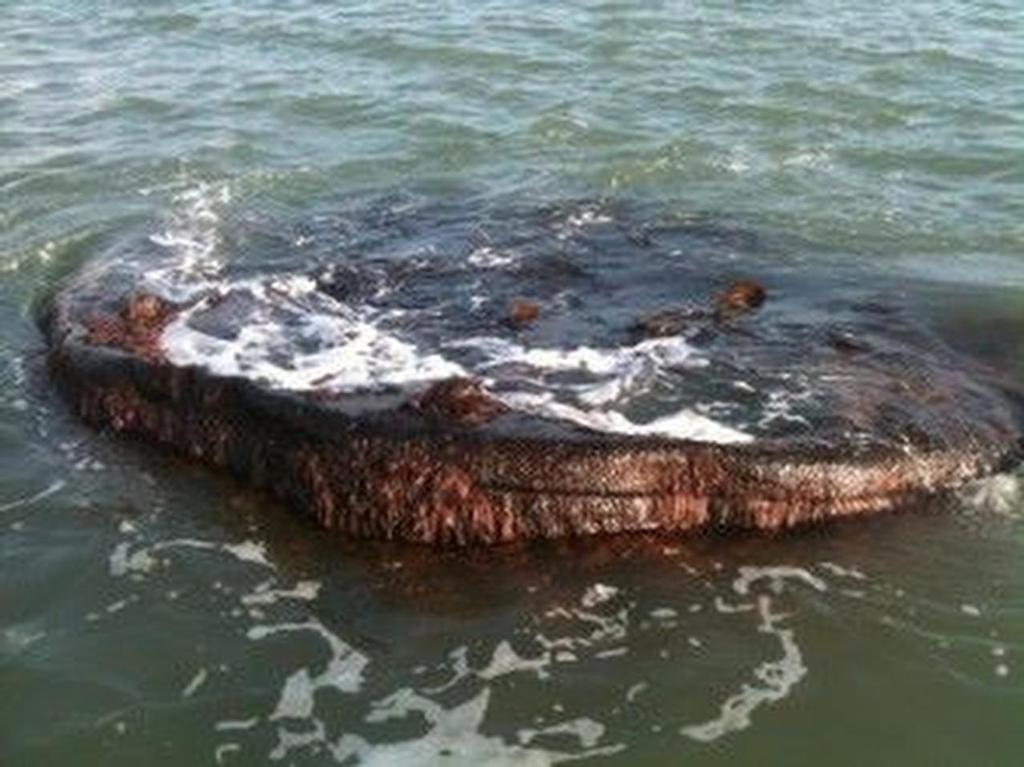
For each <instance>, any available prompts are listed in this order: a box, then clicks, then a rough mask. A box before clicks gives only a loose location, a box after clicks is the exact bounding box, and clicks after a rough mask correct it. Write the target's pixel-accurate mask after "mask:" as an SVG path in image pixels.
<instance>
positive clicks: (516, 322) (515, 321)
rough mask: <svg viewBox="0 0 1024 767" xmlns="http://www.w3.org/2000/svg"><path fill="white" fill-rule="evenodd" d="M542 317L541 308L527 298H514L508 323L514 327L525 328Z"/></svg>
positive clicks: (511, 302)
mask: <svg viewBox="0 0 1024 767" xmlns="http://www.w3.org/2000/svg"><path fill="white" fill-rule="evenodd" d="M538 317H540V306H538V305H537V304H535V303H534V302H533V301H530V300H528V299H526V298H514V299H512V301H510V302H509V306H508V322H509V324H510V325H512V327H515V328H524V327H526V326H527V325H531V324H533V323H534V322H536V321H537V318H538Z"/></svg>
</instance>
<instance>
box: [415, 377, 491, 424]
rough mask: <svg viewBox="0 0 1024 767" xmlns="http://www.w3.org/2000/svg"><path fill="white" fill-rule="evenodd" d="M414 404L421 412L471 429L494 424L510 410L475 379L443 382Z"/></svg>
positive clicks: (418, 398) (417, 398)
mask: <svg viewBox="0 0 1024 767" xmlns="http://www.w3.org/2000/svg"><path fill="white" fill-rule="evenodd" d="M410 404H411V405H412V407H413V408H415V409H416V410H418V411H420V412H421V413H426V414H429V415H432V416H436V417H438V418H440V419H443V420H447V421H450V422H452V423H460V424H465V425H469V426H479V425H480V424H484V423H487V422H488V421H493V420H494V419H495V418H497V417H498V416H499V415H501V414H502V413H504V412H506V411H507V409H508V408H506V407H505V406H504V405H503V404H502V403H501V402H499V401H498V400H496V399H495V398H494V397H492V396H491V395H490V394H488V393H487V391H486V390H485V389H484V387H483V384H481V383H480V382H479V381H477V380H476V379H473V378H449V379H447V380H445V381H439V382H438V383H436V384H433V385H432V386H431V387H430V388H428V389H427V390H426V391H424V392H422V393H421V394H419V395H418V396H416V397H414V398H413V399H412V401H411V402H410Z"/></svg>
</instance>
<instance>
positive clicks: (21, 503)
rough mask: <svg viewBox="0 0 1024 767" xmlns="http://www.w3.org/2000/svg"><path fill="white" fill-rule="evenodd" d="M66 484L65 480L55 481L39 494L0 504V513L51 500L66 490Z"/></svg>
mask: <svg viewBox="0 0 1024 767" xmlns="http://www.w3.org/2000/svg"><path fill="white" fill-rule="evenodd" d="M66 484H67V483H66V482H65V481H64V480H63V479H58V480H54V481H53V482H51V483H50V485H49V486H48V487H46V488H45V489H43V490H40V491H39V492H38V493H34V494H33V495H29V496H26V497H24V498H18V499H16V500H13V501H7V502H6V503H3V504H0V513H3V512H5V511H11V510H13V509H20V508H23V507H25V506H31V505H33V504H35V503H38V502H39V501H42V500H43V499H45V498H49V497H50V496H51V495H54V494H55V493H59V492H60V491H61V490H63V489H64V486H65V485H66Z"/></svg>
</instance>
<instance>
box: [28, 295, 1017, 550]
mask: <svg viewBox="0 0 1024 767" xmlns="http://www.w3.org/2000/svg"><path fill="white" fill-rule="evenodd" d="M761 298H762V297H757V301H758V302H759V301H760V300H761ZM748 303H749V302H748ZM174 313H175V307H173V306H172V305H169V304H167V303H162V302H161V301H160V299H155V298H149V297H138V296H134V297H133V296H132V295H131V294H130V293H121V294H118V293H117V291H116V290H113V289H112V288H111V286H109V285H107V286H102V287H97V286H96V285H95V284H89V283H88V282H87V281H79V283H76V284H73V285H71V286H70V287H69V288H67V289H65V290H64V291H63V292H62V293H60V294H58V296H57V297H56V298H55V299H54V301H53V303H52V306H51V309H50V311H49V315H48V317H47V320H46V323H45V326H46V332H47V334H48V337H49V341H50V345H51V358H50V359H51V370H52V373H53V377H54V379H55V381H56V382H57V383H58V384H59V386H60V387H61V389H62V390H63V391H64V393H65V394H66V395H67V397H68V400H69V402H70V403H71V406H72V407H73V409H74V410H75V411H76V412H77V413H78V414H80V415H81V417H82V418H84V419H85V420H86V421H88V422H89V423H91V424H94V425H95V426H97V427H101V428H107V429H110V430H111V431H114V432H117V433H120V434H126V435H131V436H136V437H140V438H144V439H147V440H150V441H154V442H157V443H159V444H162V445H164V446H167V447H169V448H171V449H173V450H175V451H177V452H178V453H180V454H182V455H184V456H187V457H189V458H191V459H194V460H197V461H201V462H204V463H206V464H209V465H212V466H215V467H220V468H223V469H227V470H229V471H231V472H232V473H233V474H235V475H236V476H238V477H240V478H242V479H244V480H246V481H248V482H250V483H252V484H254V485H256V486H258V487H261V488H265V489H266V490H268V491H269V492H271V493H273V494H274V495H276V496H278V497H280V498H282V499H284V500H286V501H287V502H289V503H290V504H292V505H293V506H294V507H296V508H297V509H299V510H300V511H302V512H304V513H306V514H309V515H311V516H312V517H314V518H315V519H316V520H317V521H318V522H319V523H320V524H321V525H322V526H323V527H324V528H327V529H330V530H333V531H338V532H340V533H343V534H346V535H351V536H361V537H373V538H383V539H403V540H409V541H416V542H422V543H432V544H470V543H498V542H503V541H512V540H521V539H530V538H550V537H559V536H575V535H589V534H596V533H615V532H624V531H644V530H659V531H683V530H693V529H700V528H709V527H714V528H721V529H761V530H779V529H784V528H790V527H793V526H796V525H800V524H804V523H809V522H816V521H822V520H828V519H834V518H840V517H848V516H853V515H858V514H869V513H877V512H883V511H889V510H895V509H900V508H905V507H910V506H913V505H915V504H917V503H921V502H925V501H928V502H931V501H934V500H936V499H940V498H941V497H942V496H943V494H944V493H946V492H947V491H948V490H950V489H952V488H955V487H957V486H959V485H961V484H962V483H964V482H966V481H968V480H970V479H972V478H975V477H978V476H982V475H985V474H988V473H992V472H995V471H999V470H1001V469H1002V468H1004V467H1006V466H1009V465H1011V464H1013V463H1015V462H1016V461H1017V459H1018V452H1019V437H1018V434H1017V431H1016V428H1015V426H1011V424H1014V425H1015V424H1016V421H1015V416H1014V415H1013V414H1012V413H1011V410H1012V407H1011V405H1010V404H1009V403H1004V402H1003V401H1002V400H1001V399H1000V398H999V397H998V396H997V395H995V394H993V395H992V396H991V397H990V398H989V399H987V400H986V402H989V403H990V404H993V406H995V405H999V406H1003V405H1005V407H1006V410H1007V412H1006V414H1005V415H1003V414H1000V415H999V417H992V418H989V419H987V420H986V421H985V422H984V423H979V424H977V425H975V424H974V423H972V421H971V419H970V417H969V416H970V412H969V411H968V412H967V413H966V415H965V417H963V418H956V419H948V418H947V419H946V421H944V422H943V423H942V424H941V425H940V427H939V428H938V429H936V430H935V432H934V433H943V434H945V437H944V439H942V440H936V439H935V438H934V433H929V435H927V439H924V438H922V439H921V440H919V442H920V444H913V445H911V443H910V442H907V441H904V442H902V443H900V442H897V441H892V442H889V443H886V442H882V441H880V442H878V443H875V444H870V445H866V446H865V445H860V446H856V445H844V444H836V443H832V444H817V443H814V442H809V441H806V440H784V439H767V440H757V441H754V442H752V443H742V444H711V443H703V442H694V441H685V440H672V439H665V438H652V437H637V436H629V435H608V434H579V435H576V436H575V437H574V438H572V439H566V438H563V437H562V436H560V435H559V434H557V433H552V432H551V431H550V430H549V429H547V430H546V429H545V428H543V427H544V424H543V423H542V422H541V419H536V418H533V417H531V416H527V415H522V414H508V413H506V412H505V409H504V408H502V407H500V406H498V405H495V404H494V403H491V402H490V401H489V400H488V399H487V395H486V393H484V392H482V391H480V390H479V389H478V388H477V387H475V386H473V385H472V384H467V383H466V382H449V383H447V384H443V385H441V386H440V387H439V388H437V389H435V390H433V391H428V392H427V393H425V394H423V395H421V396H419V397H418V398H417V399H415V400H413V401H411V402H405V403H399V404H398V405H396V406H395V407H390V408H384V409H380V408H378V409H374V410H371V411H367V412H366V413H359V412H353V411H352V410H351V409H345V408H339V407H335V406H334V405H335V404H336V403H334V402H333V401H332V400H331V398H329V397H327V398H324V397H319V396H317V395H316V393H315V392H313V393H309V392H307V393H302V394H300V393H292V392H284V391H274V390H269V389H266V388H261V387H260V386H258V385H257V384H255V383H253V382H251V381H249V380H245V379H242V378H234V377H219V376H216V375H214V374H212V373H210V372H208V371H206V370H203V369H200V368H194V367H180V366H175V365H172V364H170V363H169V362H167V361H166V359H164V358H163V356H162V355H161V354H160V353H159V343H158V337H159V331H160V329H161V328H163V327H164V326H165V325H166V323H167V322H168V321H169V319H170V318H172V317H173V315H174ZM919 384H920V382H919V381H915V379H914V378H913V377H912V376H908V378H907V380H906V384H905V385H906V386H907V387H913V386H915V385H919ZM973 385H974V384H973V383H972V382H970V381H966V380H965V381H960V380H958V379H957V377H956V375H955V374H954V373H950V375H949V377H948V378H944V379H943V380H942V381H936V380H934V377H933V378H929V379H928V380H927V385H926V386H923V388H922V390H921V392H920V396H921V398H922V401H923V402H924V401H925V400H927V399H928V398H935V399H937V400H943V401H944V402H945V404H946V405H948V404H949V403H950V401H951V398H952V399H953V400H955V398H957V397H958V396H962V395H963V394H964V392H965V391H968V390H969V388H970V387H971V386H973ZM878 396H884V394H883V395H879V394H878V392H872V391H870V390H869V391H864V390H863V389H862V388H858V390H857V391H851V392H850V393H849V403H848V405H849V410H850V411H852V412H853V416H850V413H847V414H846V415H847V417H854V418H855V417H856V411H857V408H863V411H864V413H865V416H864V417H865V418H872V419H878V418H879V414H880V413H884V409H885V408H884V406H885V404H886V403H885V402H878V401H877V398H878ZM873 397H874V398H875V399H874V400H873V399H872V398H873ZM925 404H927V403H925ZM947 409H948V408H947ZM481 412H482V413H484V414H485V416H486V417H477V416H478V415H479V414H480V413H481ZM495 419H496V420H495ZM509 419H510V420H511V425H509V423H505V422H504V421H505V420H509ZM999 424H1006V426H1005V427H1003V426H1000V425H999Z"/></svg>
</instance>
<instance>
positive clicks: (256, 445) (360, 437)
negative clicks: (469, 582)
mask: <svg viewBox="0 0 1024 767" xmlns="http://www.w3.org/2000/svg"><path fill="white" fill-rule="evenodd" d="M232 236H233V238H234V243H233V247H234V248H237V249H238V252H239V253H241V252H244V249H245V248H246V247H247V244H248V243H252V242H257V241H258V240H259V239H260V238H263V239H264V240H266V239H269V244H268V243H267V242H263V243H262V245H261V246H260V247H262V249H263V251H264V252H265V253H267V254H269V256H268V257H267V258H265V259H264V260H263V262H262V265H261V268H259V269H255V268H254V267H253V264H252V259H239V262H238V263H237V264H236V263H233V262H232V260H231V259H230V258H222V260H221V262H219V263H216V264H214V265H212V268H211V264H210V263H209V261H208V260H203V261H202V262H201V267H202V268H200V267H199V265H198V264H197V262H196V261H195V260H194V259H191V260H190V259H189V258H183V254H184V255H194V253H193V251H191V250H189V249H187V248H186V249H185V250H184V251H183V250H182V247H181V243H178V242H175V241H174V240H173V239H168V238H167V237H166V236H165V237H162V238H161V237H157V238H150V239H149V240H147V241H145V242H143V243H142V244H141V245H140V244H139V243H135V244H134V245H132V246H131V247H129V248H127V249H124V250H121V251H119V252H117V253H116V257H111V258H108V259H106V260H101V261H99V262H97V263H96V264H94V265H92V267H91V268H90V269H89V270H87V271H86V272H85V273H84V274H83V275H81V276H79V277H77V278H75V279H74V280H73V281H72V282H71V284H70V285H69V286H68V287H66V288H65V289H64V290H63V291H62V292H61V293H60V294H59V295H58V296H57V297H56V299H55V301H54V304H53V309H52V311H51V315H50V320H49V335H50V338H51V343H52V348H53V351H52V369H53V371H54V374H55V376H56V378H57V380H58V381H59V382H60V383H61V384H62V386H63V387H64V389H65V390H66V391H67V392H68V394H69V396H70V398H71V402H72V404H73V406H74V407H75V409H76V410H77V411H78V412H79V413H80V414H81V415H82V416H83V417H85V418H86V419H87V420H89V421H90V422H93V423H96V424H100V425H109V426H111V427H113V429H114V430H116V431H121V432H126V433H132V434H138V435H140V436H144V437H146V438H149V439H155V440H156V441H158V442H160V443H163V444H165V445H169V446H171V447H173V448H175V449H177V450H178V451H179V452H182V453H184V454H186V455H189V456H192V457H194V458H196V459H199V460H202V461H205V462H207V463H210V464H213V465H217V466H222V467H225V468H228V469H230V470H232V471H233V472H234V473H235V474H237V475H239V476H242V477H245V478H246V479H248V480H250V481H252V482H254V483H255V484H257V485H259V486H262V487H266V488H268V489H270V490H271V491H272V492H274V493H276V494H278V495H280V496H282V497H284V498H285V499H287V500H289V501H290V502H292V503H293V504H295V505H297V506H298V507H299V508H301V509H302V510H304V511H308V512H310V513H312V515H313V516H315V517H316V519H317V520H318V521H319V522H320V523H321V524H322V525H323V526H325V527H328V528H334V529H338V530H340V531H341V532H344V533H346V534H350V535H356V536H364V537H383V538H401V539H408V540H415V541H421V542H432V543H447V542H450V543H460V544H464V543H470V542H499V541H509V540H516V539H523V538H536V537H558V536H564V535H579V534H590V533H600V532H622V531H636V530H685V529H691V528H697V527H706V526H717V527H722V528H762V529H778V528H783V527H790V526H793V525H796V524H800V523H804V522H808V521H812V520H820V519H827V518H832V517H839V516H847V515H854V514H863V513H868V512H875V511H882V510H889V509H894V508H900V507H906V506H911V505H915V504H919V503H922V502H924V501H925V500H928V499H931V498H935V497H939V496H941V494H942V492H944V491H946V490H948V489H951V488H954V487H956V486H958V485H960V484H961V483H963V482H964V481H966V480H968V479H971V478H974V477H976V476H979V475H983V474H987V473H991V472H993V471H997V470H999V469H1001V468H1003V467H1005V466H1006V465H1009V464H1010V463H1012V462H1013V461H1014V460H1015V459H1016V454H1017V449H1018V436H1017V420H1016V419H1017V416H1016V414H1015V412H1014V408H1013V405H1012V404H1011V402H1010V401H1009V399H1008V398H1007V396H1006V395H1005V394H1004V393H1003V391H1002V389H1001V386H1000V384H999V382H998V381H996V380H995V378H994V376H993V375H991V374H990V373H988V372H987V371H986V370H985V369H984V368H983V367H982V366H981V365H980V364H979V363H977V362H976V361H973V360H971V359H970V358H968V357H966V356H964V355H961V354H959V353H957V352H956V351H954V350H953V349H952V348H951V347H950V346H949V345H948V344H947V343H946V342H945V341H944V339H943V338H942V337H941V335H940V334H938V333H936V332H935V331H934V330H933V329H932V328H931V327H930V325H929V323H928V322H927V321H926V313H925V312H922V311H920V309H919V301H918V299H917V298H916V297H915V296H914V294H913V291H911V290H906V289H903V290H899V291H897V290H893V289H891V288H890V287H888V286H886V284H885V282H884V281H883V280H882V279H880V278H879V277H877V276H873V275H870V274H865V273H863V272H862V271H860V270H857V269H852V268H851V269H849V270H842V269H839V270H837V269H835V268H833V269H832V270H830V271H829V272H827V273H826V272H823V271H822V270H821V269H820V268H818V267H816V266H815V265H814V264H813V263H811V262H804V263H801V262H800V261H798V260H796V259H792V258H789V257H788V256H787V254H786V252H785V251H784V249H782V241H781V240H780V241H778V242H769V241H767V240H765V239H764V238H762V237H760V236H758V235H756V234H754V233H752V232H751V231H749V230H748V229H745V228H742V227H739V226H737V225H735V224H734V223H732V222H729V221H728V220H726V219H722V218H715V217H712V216H708V215H704V214H693V213H686V212H680V211H657V210H650V209H645V208H641V207H640V206H637V205H630V204H629V203H623V202H615V201H602V200H599V201H571V202H563V203H557V204H551V205H547V206H541V207H524V206H522V205H517V204H506V205H496V204H495V203H494V202H493V201H490V202H488V203H486V204H485V203H484V202H482V201H479V200H474V199H473V198H468V199H467V198H459V199H441V200H437V199H424V198H418V197H414V196H412V195H399V196H390V197H384V198H380V197H376V198H369V199H364V198H357V199H355V200H346V201H344V202H342V203H339V204H338V205H337V206H336V207H334V208H328V209H326V210H325V211H324V212H323V213H322V214H319V215H316V216H313V217H311V218H309V219H308V220H303V221H301V222H299V223H294V222H291V223H288V222H280V221H270V220H258V221H249V222H241V223H239V224H237V225H236V228H235V231H233V232H232ZM229 252H230V251H229ZM524 307H526V308H524ZM651 317H654V318H655V320H654V321H653V322H652V321H650V318H651ZM524 318H525V321H524Z"/></svg>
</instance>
